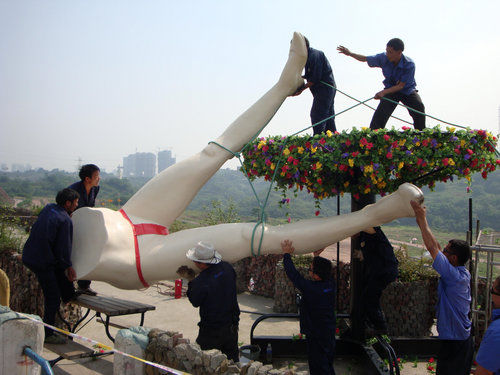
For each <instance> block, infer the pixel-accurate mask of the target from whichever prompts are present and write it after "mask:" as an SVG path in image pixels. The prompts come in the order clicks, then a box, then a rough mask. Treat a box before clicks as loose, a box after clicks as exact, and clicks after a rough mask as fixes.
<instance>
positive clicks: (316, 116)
mask: <svg viewBox="0 0 500 375" xmlns="http://www.w3.org/2000/svg"><path fill="white" fill-rule="evenodd" d="M304 39H305V42H306V47H307V62H306V66H305V74H304V76H303V77H302V78H305V79H306V80H307V83H306V84H305V85H304V86H302V87H300V88H298V89H297V91H296V92H295V94H293V96H297V95H300V94H301V93H302V91H304V90H306V89H310V90H311V94H312V96H313V105H312V107H311V123H312V124H313V125H314V124H316V123H318V122H320V121H322V120H325V119H327V118H329V117H331V118H329V119H328V120H326V121H324V122H322V123H321V124H318V125H316V126H315V127H313V133H314V135H316V134H321V133H326V131H327V130H330V131H331V132H332V133H335V131H336V130H337V128H336V126H335V109H334V107H333V102H334V99H335V93H336V92H337V90H336V89H335V80H334V79H333V72H332V67H331V66H330V63H329V62H328V59H327V58H326V56H325V54H324V53H323V51H319V50H317V49H314V48H312V47H310V46H309V40H308V39H307V38H305V37H304ZM322 82H325V83H327V84H324V83H322Z"/></svg>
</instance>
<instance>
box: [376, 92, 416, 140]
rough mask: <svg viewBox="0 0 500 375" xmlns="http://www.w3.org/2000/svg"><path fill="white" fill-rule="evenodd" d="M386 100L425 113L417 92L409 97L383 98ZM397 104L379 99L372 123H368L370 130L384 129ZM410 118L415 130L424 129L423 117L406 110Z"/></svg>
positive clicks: (388, 96)
mask: <svg viewBox="0 0 500 375" xmlns="http://www.w3.org/2000/svg"><path fill="white" fill-rule="evenodd" d="M385 97H386V98H387V99H391V100H394V101H395V102H402V103H403V104H404V105H406V106H407V107H410V108H413V109H416V110H417V111H420V112H425V107H424V103H422V99H420V95H418V93H417V91H416V90H415V91H413V92H412V93H411V94H410V95H404V94H401V93H398V92H396V93H394V94H389V95H386V96H385ZM396 106H397V103H392V102H390V101H388V100H384V99H380V103H379V105H378V107H377V110H376V111H375V113H374V114H373V117H372V122H371V123H370V129H382V128H385V124H387V121H388V120H389V117H391V115H392V112H394V110H395V109H396ZM408 112H409V113H410V116H411V117H412V118H413V126H414V127H415V129H418V130H423V129H425V116H424V115H421V114H419V113H416V112H413V111H412V110H408Z"/></svg>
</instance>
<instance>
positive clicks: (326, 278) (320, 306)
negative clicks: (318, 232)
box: [281, 240, 337, 375]
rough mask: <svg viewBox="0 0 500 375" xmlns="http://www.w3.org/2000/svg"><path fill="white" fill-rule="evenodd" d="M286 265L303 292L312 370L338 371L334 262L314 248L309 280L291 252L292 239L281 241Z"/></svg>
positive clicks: (324, 374) (315, 373)
mask: <svg viewBox="0 0 500 375" xmlns="http://www.w3.org/2000/svg"><path fill="white" fill-rule="evenodd" d="M281 250H282V251H283V267H284V268H285V272H286V274H287V276H288V278H289V279H290V281H291V282H292V283H293V285H294V286H295V287H296V288H297V289H298V290H300V292H301V293H302V299H301V302H300V306H299V311H300V331H301V333H304V334H305V335H306V340H307V357H308V363H309V373H310V374H311V375H328V374H333V375H335V369H334V368H333V359H334V357H335V324H336V322H335V296H336V292H337V291H336V285H335V281H334V280H333V278H332V264H331V262H330V261H329V260H328V259H325V258H321V257H319V256H318V255H319V254H320V253H321V251H322V250H319V251H316V252H314V258H313V262H312V265H311V268H310V270H309V275H310V276H311V278H312V280H306V279H305V278H304V277H303V276H302V275H301V274H300V273H299V272H298V271H297V269H296V268H295V266H294V264H293V261H292V258H291V255H290V254H292V253H293V252H294V250H295V249H294V248H293V246H292V242H291V241H288V240H285V241H283V242H282V243H281Z"/></svg>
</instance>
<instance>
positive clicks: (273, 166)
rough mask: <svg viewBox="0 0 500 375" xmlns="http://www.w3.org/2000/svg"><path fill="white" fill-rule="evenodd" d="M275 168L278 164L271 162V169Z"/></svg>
mask: <svg viewBox="0 0 500 375" xmlns="http://www.w3.org/2000/svg"><path fill="white" fill-rule="evenodd" d="M274 168H276V166H275V165H274V163H271V170H272V171H274Z"/></svg>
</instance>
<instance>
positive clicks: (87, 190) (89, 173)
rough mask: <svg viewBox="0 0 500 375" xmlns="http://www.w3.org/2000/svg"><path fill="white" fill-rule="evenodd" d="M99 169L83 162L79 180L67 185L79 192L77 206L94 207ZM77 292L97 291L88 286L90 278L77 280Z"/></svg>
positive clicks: (91, 292) (90, 292) (89, 292)
mask: <svg viewBox="0 0 500 375" xmlns="http://www.w3.org/2000/svg"><path fill="white" fill-rule="evenodd" d="M100 172H101V170H100V169H99V167H98V166H97V165H95V164H85V165H84V166H82V167H81V168H80V173H79V174H78V175H79V177H80V181H78V182H75V183H74V184H72V185H70V186H68V188H69V189H73V190H75V191H76V192H77V193H78V194H80V199H78V207H77V209H78V208H81V207H94V206H95V199H96V197H97V194H98V193H99V181H100V180H101V175H100ZM78 292H79V293H83V294H88V295H91V296H95V295H96V294H97V293H96V292H95V291H94V290H92V289H91V288H90V280H78Z"/></svg>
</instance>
